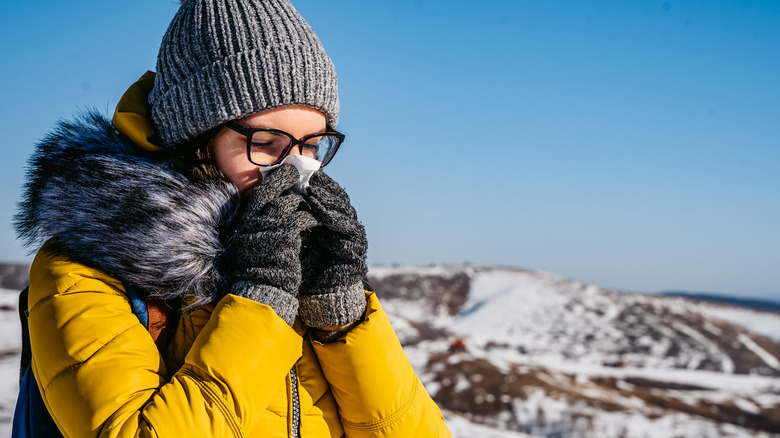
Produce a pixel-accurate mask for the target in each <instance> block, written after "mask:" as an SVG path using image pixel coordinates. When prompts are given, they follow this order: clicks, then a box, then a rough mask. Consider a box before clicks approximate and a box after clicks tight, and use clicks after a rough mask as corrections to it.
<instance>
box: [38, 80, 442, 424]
mask: <svg viewBox="0 0 780 438" xmlns="http://www.w3.org/2000/svg"><path fill="white" fill-rule="evenodd" d="M147 85H148V78H147ZM134 87H136V88H138V87H140V88H138V89H137V90H136V92H137V93H140V94H144V90H143V88H144V86H143V84H142V83H141V84H136V85H134ZM131 91H132V89H131ZM126 97H127V95H126ZM122 108H127V101H124V106H123V104H120V107H119V108H118V111H117V117H119V118H120V119H122V118H123V117H122V116H121V113H122V111H120V110H121V109H122ZM117 117H115V120H114V123H115V126H117V128H118V129H120V131H122V132H123V133H124V134H126V135H128V136H129V137H130V138H134V137H133V136H135V138H139V135H140V137H144V138H145V136H146V135H147V134H149V133H146V134H143V133H142V134H139V132H138V131H133V128H132V126H143V125H144V121H143V117H140V118H136V120H135V122H127V119H125V121H126V122H127V123H129V124H125V125H123V124H122V123H121V122H120V123H119V124H117V123H116V122H117ZM134 124H135V125H134ZM128 127H130V128H128ZM134 141H136V140H134ZM150 144H151V143H150ZM366 296H367V301H368V309H367V311H366V315H365V319H364V321H362V322H361V323H360V324H359V325H358V326H356V327H355V328H353V329H352V330H351V331H350V332H349V333H347V334H346V335H345V336H344V337H343V338H342V339H340V340H339V341H336V342H333V343H328V344H322V343H319V342H317V341H313V340H311V339H310V337H309V336H308V334H307V332H306V329H305V327H303V326H302V325H301V323H300V321H296V324H295V326H294V327H293V328H290V327H289V326H288V325H287V324H286V323H285V322H284V321H283V320H282V319H281V318H279V317H278V316H277V315H276V314H275V313H274V311H273V310H272V309H271V308H270V307H268V306H266V305H264V304H260V303H258V302H255V301H252V300H249V299H245V298H241V297H237V296H233V295H227V296H225V297H224V298H223V299H221V300H220V301H219V302H218V303H217V304H216V305H214V306H211V307H208V308H202V309H199V310H196V311H194V312H191V313H185V314H183V315H182V317H181V319H180V321H179V324H178V327H177V330H176V333H175V336H174V337H173V339H172V341H171V343H170V344H169V346H168V348H167V350H166V351H165V352H163V353H161V352H160V351H158V349H157V347H156V345H155V343H154V341H153V340H152V337H151V336H150V334H149V332H148V331H147V330H146V328H145V327H143V326H142V325H141V324H140V323H139V321H138V319H137V317H136V316H135V315H134V314H133V313H132V311H131V308H130V303H129V300H128V298H127V296H126V295H125V289H124V286H123V285H122V283H121V282H120V281H118V280H117V279H115V278H112V277H110V276H108V275H106V274H105V273H103V272H101V271H100V270H98V269H94V268H90V267H87V266H84V265H82V264H78V263H75V262H73V261H70V260H68V259H67V258H66V257H64V256H62V255H59V254H56V253H54V252H53V251H51V250H49V249H48V247H46V246H44V247H43V249H41V250H40V251H39V253H38V255H37V256H36V258H35V260H34V262H33V265H32V267H31V271H30V289H29V307H28V308H29V327H30V341H31V346H32V355H33V360H32V369H33V372H34V374H35V377H36V379H37V381H38V385H39V388H40V390H41V394H42V395H43V399H44V401H45V403H46V405H47V407H48V408H49V411H50V413H51V414H52V417H53V418H54V420H55V422H56V423H57V425H58V426H59V428H60V430H61V431H62V432H63V434H64V435H65V436H66V437H91V436H92V437H94V436H101V437H131V436H132V437H135V436H141V437H163V436H175V437H223V436H224V437H292V436H294V435H293V434H294V431H293V430H292V428H293V427H292V425H293V421H294V420H293V419H294V417H298V414H299V416H300V436H301V437H302V438H315V437H342V436H346V437H399V438H400V437H404V438H408V437H450V436H451V434H450V432H449V431H448V430H447V428H446V426H445V425H444V421H443V418H442V415H441V412H440V410H439V409H438V407H437V406H436V404H435V403H434V402H433V400H432V399H431V398H430V396H429V395H428V394H427V392H426V391H425V388H424V387H423V386H422V384H421V383H420V381H419V379H418V377H417V376H416V374H415V373H414V371H413V370H412V368H411V365H410V364H409V361H408V359H407V357H406V355H405V354H404V352H403V350H402V348H401V345H400V343H399V342H398V339H397V337H396V335H395V332H394V331H393V329H392V327H391V326H390V323H389V321H388V319H387V316H386V315H385V313H384V312H383V311H382V308H381V306H380V305H379V302H378V301H377V298H376V296H375V295H374V294H373V293H371V292H367V295H366ZM291 370H292V371H291Z"/></svg>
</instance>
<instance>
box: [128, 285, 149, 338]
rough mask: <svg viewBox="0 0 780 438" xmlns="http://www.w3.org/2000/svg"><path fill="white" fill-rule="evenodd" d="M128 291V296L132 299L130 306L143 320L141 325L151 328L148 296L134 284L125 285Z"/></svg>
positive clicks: (140, 319) (139, 318)
mask: <svg viewBox="0 0 780 438" xmlns="http://www.w3.org/2000/svg"><path fill="white" fill-rule="evenodd" d="M125 290H126V291H127V298H129V299H130V308H131V309H133V313H134V314H135V316H137V317H138V320H139V321H141V325H143V326H144V327H146V329H147V330H149V309H148V308H147V307H146V297H144V296H143V295H142V294H141V292H139V291H138V289H136V288H135V287H133V286H130V285H125Z"/></svg>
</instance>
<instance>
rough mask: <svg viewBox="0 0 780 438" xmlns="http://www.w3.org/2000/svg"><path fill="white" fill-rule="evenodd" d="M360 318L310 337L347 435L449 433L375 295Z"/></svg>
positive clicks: (440, 436) (428, 437) (433, 436)
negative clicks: (341, 332) (339, 334)
mask: <svg viewBox="0 0 780 438" xmlns="http://www.w3.org/2000/svg"><path fill="white" fill-rule="evenodd" d="M366 298H367V301H368V306H367V309H366V317H365V320H364V321H363V322H362V323H361V324H359V325H358V326H356V327H355V328H353V329H352V330H350V332H349V333H347V334H346V335H345V336H344V337H343V338H341V339H340V340H338V341H336V342H332V343H327V344H323V343H319V342H317V341H312V343H313V344H314V349H315V352H316V354H317V358H318V360H319V362H320V366H321V367H322V371H323V373H324V374H325V378H326V379H327V380H328V382H329V383H330V386H331V390H332V391H333V395H334V397H335V398H336V402H337V403H338V405H339V414H340V415H341V423H342V425H343V426H344V431H345V432H346V435H347V436H348V437H350V438H363V437H372V438H378V437H382V438H405V437H411V436H413V437H420V438H444V437H451V436H452V434H451V433H450V431H449V430H448V429H447V426H445V424H444V418H443V416H442V414H441V411H440V410H439V408H438V406H436V403H435V402H434V401H433V400H432V399H431V397H430V396H429V395H428V393H427V392H426V390H425V387H423V385H422V383H421V382H420V379H419V378H418V377H417V375H416V374H415V372H414V370H413V369H412V366H411V364H410V363H409V359H408V358H407V357H406V354H405V353H404V351H403V349H402V348H401V343H400V342H399V341H398V337H397V336H396V334H395V331H394V330H393V328H392V327H391V326H390V321H389V320H388V318H387V315H386V314H385V313H384V311H383V310H382V307H381V306H380V304H379V301H378V300H377V298H376V295H375V294H374V293H373V292H367V295H366Z"/></svg>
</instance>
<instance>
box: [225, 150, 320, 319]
mask: <svg viewBox="0 0 780 438" xmlns="http://www.w3.org/2000/svg"><path fill="white" fill-rule="evenodd" d="M297 182H298V171H297V170H296V169H295V168H294V167H292V166H289V165H285V166H282V167H280V168H279V169H277V170H276V171H274V172H272V173H270V174H269V175H268V176H267V178H265V179H263V180H262V181H261V182H260V183H259V184H258V185H257V186H255V188H254V189H253V190H252V193H251V194H250V195H249V198H248V199H247V205H246V208H245V209H244V212H243V213H242V216H241V218H240V219H239V224H238V226H237V228H236V231H235V234H234V235H233V239H232V241H231V244H230V248H231V251H232V254H231V255H232V262H233V272H232V274H233V275H232V280H233V285H232V287H231V293H233V294H235V295H238V296H242V297H245V298H250V299H253V300H255V301H258V302H260V303H263V304H267V305H268V306H270V307H271V308H273V309H274V311H275V312H276V313H277V314H278V315H279V316H280V317H281V318H282V319H284V320H285V321H286V322H287V323H288V324H290V326H292V325H293V321H294V320H295V315H296V314H297V311H298V300H297V299H296V294H297V292H298V287H299V285H300V283H301V263H300V251H301V232H302V231H304V230H307V229H310V228H312V227H314V226H316V225H317V224H318V221H317V219H315V218H314V216H312V214H311V213H310V212H309V211H308V207H307V205H306V201H305V200H304V198H303V197H302V196H301V195H298V194H285V192H287V191H288V190H289V189H290V188H291V187H293V186H294V185H295V184H296V183H297Z"/></svg>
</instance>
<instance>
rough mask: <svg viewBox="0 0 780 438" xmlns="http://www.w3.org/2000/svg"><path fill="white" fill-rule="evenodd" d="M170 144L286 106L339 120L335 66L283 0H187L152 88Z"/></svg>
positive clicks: (332, 122) (157, 120)
mask: <svg viewBox="0 0 780 438" xmlns="http://www.w3.org/2000/svg"><path fill="white" fill-rule="evenodd" d="M149 104H150V105H151V116H152V121H153V122H154V124H155V126H156V128H157V131H158V133H159V135H160V138H161V140H162V143H163V145H164V146H166V147H170V146H174V145H177V144H181V143H185V142H187V141H190V140H193V139H195V138H196V137H198V136H200V135H201V134H203V133H205V132H206V131H208V130H210V129H212V128H214V127H216V126H218V125H220V124H222V123H225V122H227V121H230V120H235V119H240V118H242V117H246V116H248V115H250V114H254V113H258V112H260V111H264V110H268V109H272V108H278V107H281V106H285V105H305V106H309V107H312V108H315V109H318V110H320V111H322V112H323V113H324V114H325V117H326V119H327V122H328V126H329V127H331V128H335V127H336V125H337V124H338V118H339V100H338V85H337V79H336V70H335V68H334V67H333V63H332V62H331V60H330V58H329V57H328V55H327V54H326V53H325V49H324V48H323V47H322V44H321V43H320V40H319V39H318V38H317V35H316V34H315V33H314V31H313V30H312V28H311V26H309V23H307V22H306V20H304V19H303V17H301V15H300V14H299V13H298V11H296V10H295V8H294V7H293V6H292V4H290V3H289V2H288V1H286V0H186V1H184V2H183V4H182V6H181V7H180V8H179V11H178V12H177V13H176V15H175V16H174V18H173V20H172V21H171V24H170V26H169V27H168V30H167V32H166V33H165V36H164V37H163V40H162V44H161V45H160V53H159V55H158V57H157V76H156V77H155V81H154V89H152V92H151V93H150V94H149Z"/></svg>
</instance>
